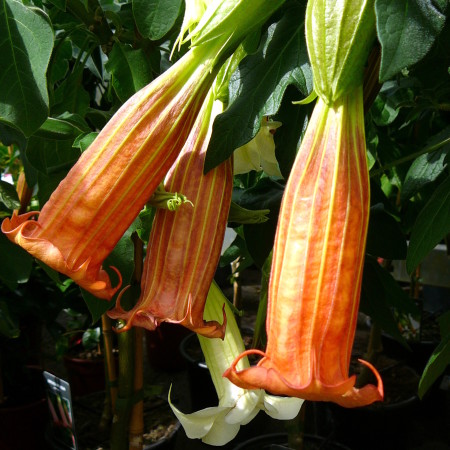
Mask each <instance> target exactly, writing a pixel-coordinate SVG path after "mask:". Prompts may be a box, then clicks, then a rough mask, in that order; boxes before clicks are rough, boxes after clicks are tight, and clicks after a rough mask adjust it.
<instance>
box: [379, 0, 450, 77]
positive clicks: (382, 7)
mask: <svg viewBox="0 0 450 450" xmlns="http://www.w3.org/2000/svg"><path fill="white" fill-rule="evenodd" d="M446 7H447V1H446V0H441V1H439V2H436V1H432V0H376V2H375V11H376V16H377V31H378V38H379V40H380V42H381V48H382V50H381V68H380V81H381V82H384V81H386V80H388V79H390V78H392V77H393V76H394V75H396V74H398V73H399V72H400V71H401V70H403V69H404V68H407V67H410V66H412V65H413V64H415V63H417V62H418V61H420V60H421V59H422V58H423V57H424V56H425V55H426V54H427V53H428V51H429V50H430V48H431V46H432V45H433V43H434V41H435V39H436V37H437V36H438V35H439V33H440V32H441V30H442V28H443V26H444V23H445V15H444V11H445V9H446Z"/></svg>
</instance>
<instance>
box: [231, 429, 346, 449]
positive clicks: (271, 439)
mask: <svg viewBox="0 0 450 450" xmlns="http://www.w3.org/2000/svg"><path fill="white" fill-rule="evenodd" d="M303 439H304V440H303V450H350V449H349V447H346V446H345V445H342V444H339V443H338V442H334V441H331V440H329V439H327V438H323V437H321V436H314V435H310V434H305V435H304V437H303ZM234 450H295V449H293V448H292V447H289V444H288V435H287V434H286V433H273V434H264V435H262V436H258V437H256V438H252V439H248V440H247V441H244V442H241V443H240V444H238V445H237V446H236V447H234Z"/></svg>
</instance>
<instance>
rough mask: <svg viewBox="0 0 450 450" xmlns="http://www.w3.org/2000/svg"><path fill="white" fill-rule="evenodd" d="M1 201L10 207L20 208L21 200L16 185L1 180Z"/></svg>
mask: <svg viewBox="0 0 450 450" xmlns="http://www.w3.org/2000/svg"><path fill="white" fill-rule="evenodd" d="M0 202H2V203H3V204H4V205H5V206H6V207H7V208H8V209H19V208H20V200H19V197H18V196H17V192H16V189H15V187H14V186H13V185H12V184H10V183H7V182H6V181H3V180H0Z"/></svg>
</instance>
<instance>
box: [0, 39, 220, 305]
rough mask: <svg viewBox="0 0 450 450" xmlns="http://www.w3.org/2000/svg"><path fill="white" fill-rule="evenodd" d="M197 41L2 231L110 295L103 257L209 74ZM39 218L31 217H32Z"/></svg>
mask: <svg viewBox="0 0 450 450" xmlns="http://www.w3.org/2000/svg"><path fill="white" fill-rule="evenodd" d="M206 50H207V51H205V48H203V47H196V48H194V49H192V50H191V51H190V52H188V53H187V54H186V55H185V56H184V57H183V58H182V59H180V60H179V61H178V63H177V64H175V65H174V66H172V67H171V68H170V69H169V70H168V71H167V72H165V73H164V74H162V75H161V76H160V77H158V78H157V79H155V80H154V81H153V82H152V83H150V84H149V85H148V86H146V87H145V88H143V89H142V90H140V91H139V92H137V93H136V94H135V95H134V96H133V97H131V98H130V99H129V100H128V101H127V102H126V103H125V104H124V105H123V106H122V107H121V108H120V109H119V111H118V112H117V113H116V114H115V115H114V116H113V118H112V119H111V120H110V121H109V122H108V124H107V125H106V126H105V127H104V128H103V130H102V131H101V133H100V134H99V135H98V136H97V138H96V139H95V141H94V142H93V143H92V144H91V146H90V147H89V148H88V149H87V150H86V151H85V152H84V153H83V154H82V155H81V157H80V159H79V160H78V162H77V163H76V164H75V166H74V167H73V168H72V169H71V170H70V172H69V174H68V175H67V177H66V178H65V179H64V180H63V181H62V182H61V183H60V185H59V186H58V188H57V189H56V190H55V191H54V192H53V194H52V196H51V197H50V199H49V201H48V202H47V203H46V204H45V205H44V207H43V208H42V211H41V212H40V213H39V212H36V211H32V212H29V213H26V214H22V215H19V216H18V215H16V214H14V215H13V216H12V218H11V219H5V220H4V221H3V223H2V231H3V233H5V234H6V235H7V236H8V238H9V239H10V240H12V241H13V242H15V243H17V244H19V245H20V246H21V247H23V248H24V249H25V250H27V251H28V252H29V253H30V254H32V255H33V256H34V257H36V258H38V259H40V260H41V261H43V262H44V263H45V264H47V265H48V266H50V267H51V268H53V269H55V270H57V271H59V272H61V273H63V274H65V275H67V276H69V277H70V278H72V279H73V280H74V281H75V282H76V283H78V284H79V285H80V286H81V287H82V288H84V289H86V290H87V291H89V292H91V293H92V294H94V295H96V296H97V297H100V298H104V299H110V298H111V297H112V296H113V295H114V293H115V292H116V291H117V289H118V288H119V287H120V284H121V279H120V274H118V275H119V283H118V285H117V286H116V287H112V286H111V281H110V278H109V275H108V274H107V272H106V271H105V270H103V269H102V263H103V261H104V260H105V258H106V257H107V256H108V254H109V253H110V252H111V251H112V249H113V248H114V247H115V245H116V244H117V242H118V241H119V239H120V237H121V236H122V235H123V233H124V232H125V231H126V230H127V228H128V227H129V226H130V224H131V223H132V222H133V220H134V219H135V218H136V216H137V215H138V213H139V211H140V210H141V209H142V207H143V206H144V204H145V203H146V202H147V201H148V199H149V198H150V196H151V195H152V193H153V191H154V190H155V189H156V187H157V186H158V185H159V183H160V182H161V180H162V179H163V178H164V175H165V174H166V172H167V170H168V169H169V168H170V166H171V165H172V164H173V162H174V161H175V159H176V158H177V156H178V154H179V152H180V150H181V148H182V147H183V145H184V143H185V141H186V139H187V137H188V135H189V132H190V129H191V127H192V124H193V123H194V121H195V118H196V116H197V113H198V111H199V110H200V108H201V106H202V103H203V100H204V98H205V95H206V93H207V92H208V89H209V87H210V85H211V83H212V81H213V79H214V73H212V69H211V68H212V62H211V61H212V60H211V58H215V57H216V53H217V52H216V50H215V47H214V46H206ZM35 216H38V218H37V220H34V219H33V217H35Z"/></svg>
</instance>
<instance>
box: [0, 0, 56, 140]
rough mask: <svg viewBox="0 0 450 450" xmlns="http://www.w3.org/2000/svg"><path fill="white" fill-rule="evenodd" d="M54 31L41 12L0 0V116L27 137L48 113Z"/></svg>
mask: <svg viewBox="0 0 450 450" xmlns="http://www.w3.org/2000/svg"><path fill="white" fill-rule="evenodd" d="M52 48H53V30H52V27H51V25H50V23H49V21H48V18H47V17H46V16H45V15H44V13H43V11H39V10H36V9H33V8H28V7H26V6H25V5H23V4H22V2H19V1H15V0H2V1H1V8H0V55H1V58H0V85H1V86H2V89H0V117H1V118H2V120H3V121H6V122H9V123H10V124H12V125H14V126H15V127H16V128H18V129H19V130H21V131H22V132H23V133H24V134H25V135H26V136H30V135H31V134H32V133H33V132H34V131H35V130H36V129H37V128H39V126H40V125H41V124H42V123H43V122H44V120H45V119H46V117H47V115H48V94H47V80H46V71H47V65H48V62H49V60H50V55H51V52H52Z"/></svg>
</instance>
